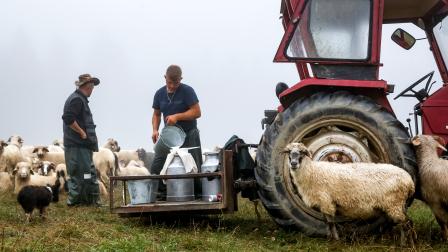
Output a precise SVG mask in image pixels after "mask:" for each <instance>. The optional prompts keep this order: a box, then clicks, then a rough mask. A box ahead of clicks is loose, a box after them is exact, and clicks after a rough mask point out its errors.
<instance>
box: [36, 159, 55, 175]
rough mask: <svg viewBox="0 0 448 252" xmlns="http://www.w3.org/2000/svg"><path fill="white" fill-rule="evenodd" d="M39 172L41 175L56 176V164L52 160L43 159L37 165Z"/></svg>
mask: <svg viewBox="0 0 448 252" xmlns="http://www.w3.org/2000/svg"><path fill="white" fill-rule="evenodd" d="M33 170H34V169H33ZM37 174H39V175H41V176H55V175H56V165H55V164H54V163H52V162H50V161H41V162H39V163H38V165H37Z"/></svg>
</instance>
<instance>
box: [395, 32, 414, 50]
mask: <svg viewBox="0 0 448 252" xmlns="http://www.w3.org/2000/svg"><path fill="white" fill-rule="evenodd" d="M391 39H392V41H394V42H395V43H396V44H397V45H399V46H401V47H402V48H404V49H406V50H409V49H411V48H412V47H413V46H414V44H415V41H416V39H415V38H414V37H413V36H412V35H411V34H409V33H407V32H406V31H405V30H403V29H401V28H398V29H396V30H395V31H394V33H392V36H391Z"/></svg>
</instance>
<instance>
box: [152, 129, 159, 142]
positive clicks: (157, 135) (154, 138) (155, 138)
mask: <svg viewBox="0 0 448 252" xmlns="http://www.w3.org/2000/svg"><path fill="white" fill-rule="evenodd" d="M157 138H159V131H157V130H155V131H153V132H152V142H153V143H156V142H157Z"/></svg>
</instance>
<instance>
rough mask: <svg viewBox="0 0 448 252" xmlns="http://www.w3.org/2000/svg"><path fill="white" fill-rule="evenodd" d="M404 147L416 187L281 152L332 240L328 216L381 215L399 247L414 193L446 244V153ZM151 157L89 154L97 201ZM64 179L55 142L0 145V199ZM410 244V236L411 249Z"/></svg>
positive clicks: (392, 170)
mask: <svg viewBox="0 0 448 252" xmlns="http://www.w3.org/2000/svg"><path fill="white" fill-rule="evenodd" d="M411 142H412V144H413V146H414V147H415V151H416V156H417V163H418V168H419V170H418V178H417V181H418V183H417V185H415V184H414V181H413V180H412V178H411V176H410V175H409V174H408V173H407V172H406V171H404V170H403V169H401V168H399V167H396V166H393V165H390V164H375V163H347V164H341V163H334V162H333V163H329V162H322V161H313V160H312V158H311V153H310V152H309V151H308V149H307V148H306V147H305V146H304V145H303V144H301V143H291V144H289V145H288V146H286V148H285V153H288V154H289V166H290V174H291V178H292V181H293V183H294V184H295V186H296V187H297V190H298V192H299V194H300V195H301V197H302V200H303V201H304V203H305V204H306V205H308V206H309V207H312V208H318V209H319V210H320V211H321V213H323V214H324V216H325V218H326V220H327V222H328V225H329V230H330V234H331V236H332V237H333V238H334V239H338V238H339V236H338V233H337V230H336V225H335V223H334V221H333V220H334V217H335V215H336V212H338V214H340V215H342V216H346V217H349V218H352V219H367V218H370V217H372V216H374V215H376V213H377V212H378V211H381V212H383V213H385V214H386V215H387V216H388V217H389V218H390V219H391V220H392V221H393V222H395V223H397V224H399V225H400V227H401V228H400V229H401V238H402V242H403V241H404V239H405V236H404V229H405V228H408V229H412V226H411V224H410V223H411V222H410V220H409V218H408V216H407V214H406V209H407V207H406V204H407V203H408V202H409V199H410V198H412V197H413V196H414V193H415V192H416V191H417V192H419V195H417V197H419V198H420V199H422V200H423V201H424V202H426V203H427V204H428V205H429V207H430V208H431V209H432V211H433V213H434V215H435V217H436V220H437V222H438V223H439V225H440V227H441V231H442V238H443V239H444V240H448V160H444V159H441V158H439V156H438V152H437V150H438V148H440V149H444V150H445V151H446V149H445V147H444V144H445V143H444V141H443V140H442V139H441V138H439V137H437V136H425V135H420V136H416V137H414V138H413V139H412V141H411ZM153 158H154V153H151V152H146V151H145V150H144V149H137V150H121V149H120V147H119V145H118V143H117V141H116V140H114V139H108V140H107V142H106V144H105V145H104V146H103V147H102V148H100V150H99V151H98V152H95V153H94V155H93V162H94V165H95V167H96V169H97V173H98V182H99V185H100V193H101V196H102V197H105V198H107V196H108V191H107V189H106V187H107V186H108V185H109V176H111V175H118V176H133V175H149V174H150V173H149V170H148V168H147V167H150V165H151V163H152V161H153ZM67 179H68V174H67V171H66V166H65V159H64V149H63V145H62V143H61V142H60V141H54V142H53V144H52V145H49V146H24V145H23V139H22V138H21V137H20V136H12V137H10V139H9V140H8V142H5V141H3V140H0V192H8V191H12V192H14V193H15V194H18V193H19V192H20V191H21V189H22V188H24V187H25V186H41V187H45V186H53V191H59V190H60V191H61V192H64V191H65V190H63V189H64V188H65V185H66V181H67ZM55 185H57V187H58V189H57V190H55V188H54V186H55ZM28 190H30V189H28ZM40 190H42V189H40ZM49 190H50V191H52V190H51V188H49ZM44 191H45V190H44ZM24 195H25V198H26V197H31V196H29V195H27V194H24ZM46 195H47V196H46V198H45V200H44V201H45V202H47V201H48V202H49V200H51V197H50V196H51V195H50V196H48V195H49V194H48V192H47V193H46ZM32 197H35V195H34V196H32ZM32 197H31V198H32ZM48 197H50V198H48ZM56 197H57V195H56ZM19 198H20V197H19ZM25 203H26V200H25ZM21 204H22V203H21ZM30 204H31V203H28V205H30ZM31 205H32V204H31ZM47 205H48V204H47ZM22 206H23V205H22ZM23 207H24V209H25V206H23ZM26 211H27V210H25V212H26ZM31 211H32V210H31ZM41 213H42V209H41ZM28 217H29V216H28ZM410 233H413V232H410ZM414 239H415V237H414V236H411V237H410V241H411V243H412V244H413V240H414Z"/></svg>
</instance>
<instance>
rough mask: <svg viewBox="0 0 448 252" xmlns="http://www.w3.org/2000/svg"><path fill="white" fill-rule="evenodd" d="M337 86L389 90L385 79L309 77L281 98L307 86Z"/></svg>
mask: <svg viewBox="0 0 448 252" xmlns="http://www.w3.org/2000/svg"><path fill="white" fill-rule="evenodd" d="M316 85H318V86H337V87H360V88H377V89H382V90H384V91H386V90H387V83H386V81H384V80H378V81H363V80H330V79H318V78H309V79H305V80H302V81H301V82H299V83H297V84H296V85H294V86H293V87H291V88H289V89H287V90H285V91H284V92H283V93H281V94H280V99H281V98H282V97H283V96H287V95H289V94H291V93H294V92H296V91H297V90H299V89H302V88H304V87H306V86H316Z"/></svg>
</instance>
